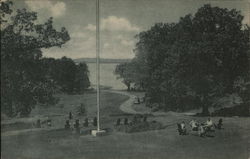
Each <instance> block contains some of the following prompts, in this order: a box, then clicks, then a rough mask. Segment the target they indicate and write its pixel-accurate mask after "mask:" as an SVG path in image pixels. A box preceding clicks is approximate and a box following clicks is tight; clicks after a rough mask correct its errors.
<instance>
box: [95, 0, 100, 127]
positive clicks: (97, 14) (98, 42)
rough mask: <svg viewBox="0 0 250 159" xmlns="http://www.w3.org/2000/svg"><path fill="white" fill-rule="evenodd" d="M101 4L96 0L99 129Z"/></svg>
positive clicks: (98, 117)
mask: <svg viewBox="0 0 250 159" xmlns="http://www.w3.org/2000/svg"><path fill="white" fill-rule="evenodd" d="M99 10H100V4H99V0H96V90H97V97H96V98H97V99H96V101H97V131H100V12H99Z"/></svg>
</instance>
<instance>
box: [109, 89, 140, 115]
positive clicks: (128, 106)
mask: <svg viewBox="0 0 250 159" xmlns="http://www.w3.org/2000/svg"><path fill="white" fill-rule="evenodd" d="M108 91H109V92H112V93H118V94H122V95H125V96H128V97H129V99H128V100H126V101H125V102H124V103H122V104H121V105H120V109H121V111H123V112H124V113H128V114H143V112H138V111H135V110H134V109H133V104H134V98H135V97H136V96H135V95H132V94H130V93H128V92H124V91H117V90H108Z"/></svg>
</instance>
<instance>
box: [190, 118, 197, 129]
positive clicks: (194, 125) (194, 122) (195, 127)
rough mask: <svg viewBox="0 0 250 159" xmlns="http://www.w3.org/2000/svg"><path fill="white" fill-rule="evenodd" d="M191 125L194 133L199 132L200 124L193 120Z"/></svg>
mask: <svg viewBox="0 0 250 159" xmlns="http://www.w3.org/2000/svg"><path fill="white" fill-rule="evenodd" d="M189 124H190V126H191V129H192V131H198V123H197V121H196V120H191V121H190V123H189Z"/></svg>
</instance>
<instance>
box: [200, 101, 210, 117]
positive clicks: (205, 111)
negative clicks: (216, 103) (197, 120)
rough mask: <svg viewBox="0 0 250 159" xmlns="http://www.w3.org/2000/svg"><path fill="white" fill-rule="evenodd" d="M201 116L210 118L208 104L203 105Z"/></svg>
mask: <svg viewBox="0 0 250 159" xmlns="http://www.w3.org/2000/svg"><path fill="white" fill-rule="evenodd" d="M201 114H202V116H209V115H210V113H209V110H208V106H207V104H206V103H205V104H203V107H202V112H201Z"/></svg>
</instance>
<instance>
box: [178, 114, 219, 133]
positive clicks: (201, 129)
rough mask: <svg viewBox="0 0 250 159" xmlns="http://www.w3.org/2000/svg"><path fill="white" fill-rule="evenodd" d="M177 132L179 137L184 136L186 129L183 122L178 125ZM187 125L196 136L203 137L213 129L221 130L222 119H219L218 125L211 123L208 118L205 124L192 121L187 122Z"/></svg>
mask: <svg viewBox="0 0 250 159" xmlns="http://www.w3.org/2000/svg"><path fill="white" fill-rule="evenodd" d="M177 125H178V132H179V135H186V134H187V128H186V124H185V122H184V121H182V122H181V123H178V124H177ZM189 125H190V127H191V131H197V132H198V135H199V136H201V137H203V136H205V135H206V133H207V132H209V131H213V130H214V129H215V128H217V129H221V128H222V119H219V121H218V123H217V124H215V123H213V121H212V120H211V119H210V118H208V119H207V121H206V122H205V123H199V122H197V121H196V120H195V119H192V120H191V121H190V122H189Z"/></svg>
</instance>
